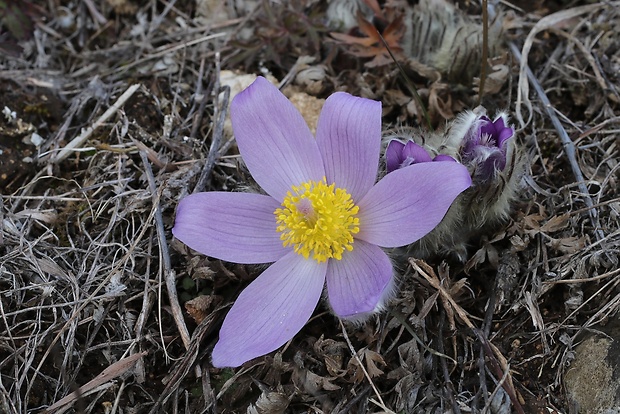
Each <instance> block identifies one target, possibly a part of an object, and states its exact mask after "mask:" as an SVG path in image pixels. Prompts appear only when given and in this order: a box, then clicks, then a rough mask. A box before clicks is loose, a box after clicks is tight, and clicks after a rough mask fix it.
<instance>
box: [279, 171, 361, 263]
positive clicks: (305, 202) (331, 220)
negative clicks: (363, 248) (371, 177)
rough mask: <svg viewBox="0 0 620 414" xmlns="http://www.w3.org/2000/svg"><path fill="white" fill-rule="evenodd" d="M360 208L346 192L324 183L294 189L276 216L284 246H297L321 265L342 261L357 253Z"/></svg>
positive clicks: (309, 182)
mask: <svg viewBox="0 0 620 414" xmlns="http://www.w3.org/2000/svg"><path fill="white" fill-rule="evenodd" d="M358 211H359V207H358V206H356V205H355V204H354V203H353V200H352V199H351V195H350V194H349V193H347V191H346V190H345V189H342V188H336V185H335V184H331V185H327V183H326V181H325V178H323V180H322V181H312V180H311V181H308V182H305V183H303V184H301V185H299V186H293V187H292V189H291V191H289V192H288V193H287V195H286V197H285V198H284V201H283V202H282V208H278V209H276V211H274V214H275V215H276V220H277V224H278V227H277V228H276V230H277V231H278V232H279V233H282V234H281V235H280V239H281V240H282V244H283V245H284V247H286V246H293V249H294V250H295V252H296V253H298V254H301V255H302V256H303V257H304V258H305V259H307V258H309V257H310V254H311V253H312V258H313V259H314V260H316V261H317V262H318V263H321V262H324V261H326V260H327V259H331V258H333V259H336V260H340V259H342V253H344V251H345V250H347V251H351V250H353V235H354V234H356V233H357V232H359V230H360V229H359V224H360V220H359V219H358V218H357V217H356V214H357V212H358Z"/></svg>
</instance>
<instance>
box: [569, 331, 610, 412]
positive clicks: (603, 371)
mask: <svg viewBox="0 0 620 414" xmlns="http://www.w3.org/2000/svg"><path fill="white" fill-rule="evenodd" d="M598 329H599V330H600V331H601V332H604V333H605V334H607V335H608V336H605V335H603V334H593V333H590V334H588V336H587V337H586V339H585V340H583V342H581V344H579V346H577V348H576V349H575V359H574V361H573V362H572V363H571V366H570V368H569V369H568V371H567V372H566V374H565V376H564V385H565V387H566V391H567V394H568V397H569V398H570V399H571V400H572V401H571V403H572V404H571V405H572V407H574V409H573V410H571V414H572V413H579V414H620V322H618V321H614V322H613V323H610V324H609V325H607V326H605V327H599V328H598ZM572 407H571V408H572Z"/></svg>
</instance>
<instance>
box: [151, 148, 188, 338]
mask: <svg viewBox="0 0 620 414" xmlns="http://www.w3.org/2000/svg"><path fill="white" fill-rule="evenodd" d="M140 158H142V163H143V164H144V171H145V172H146V176H147V179H148V182H149V189H150V190H151V196H152V198H153V205H154V207H155V225H156V228H157V238H158V240H159V253H160V256H161V260H162V262H163V265H164V269H163V270H164V275H165V279H166V290H167V291H168V299H169V300H170V308H171V311H172V317H173V318H174V321H175V323H176V324H177V329H178V330H179V334H180V335H181V340H182V341H183V345H184V346H185V349H186V350H187V349H189V348H190V336H189V331H188V330H187V326H186V325H185V321H184V320H183V312H182V311H181V305H180V304H179V297H178V296H177V287H176V278H175V272H174V270H172V265H171V264H170V253H169V251H168V242H167V241H166V234H165V233H164V220H163V218H162V214H161V206H160V205H159V194H158V191H157V186H156V184H155V176H154V175H153V169H152V168H151V164H150V163H149V160H148V158H147V156H146V152H144V151H140Z"/></svg>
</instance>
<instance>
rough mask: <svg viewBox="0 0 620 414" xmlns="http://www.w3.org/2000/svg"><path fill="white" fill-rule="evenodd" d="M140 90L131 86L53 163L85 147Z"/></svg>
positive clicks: (137, 86)
mask: <svg viewBox="0 0 620 414" xmlns="http://www.w3.org/2000/svg"><path fill="white" fill-rule="evenodd" d="M138 88H140V84H135V85H131V86H130V87H129V88H127V90H126V91H125V92H124V93H123V94H122V95H121V96H119V97H118V99H117V100H116V102H114V104H113V105H112V106H111V107H110V108H108V110H107V111H105V112H104V113H103V115H101V116H100V117H99V119H97V121H96V122H95V123H94V124H93V125H91V126H89V127H88V128H86V129H85V130H84V131H82V133H81V134H80V135H78V136H77V137H75V138H73V139H72V140H71V142H69V143H68V144H67V145H65V146H64V147H63V148H62V149H61V150H60V151H59V152H58V154H56V156H54V157H52V160H53V162H55V163H59V162H61V161H63V160H64V159H65V158H67V157H68V156H69V155H70V154H71V153H72V152H73V151H75V149H76V148H80V147H81V146H82V145H84V143H85V142H86V141H87V140H88V138H89V137H90V136H91V135H92V134H93V132H95V131H96V130H97V128H99V127H100V126H101V125H103V124H104V123H105V122H106V121H107V120H108V119H110V118H111V117H112V115H114V114H115V113H116V112H117V111H118V110H119V109H121V107H122V106H123V105H124V104H125V102H127V100H128V99H129V98H131V97H132V96H133V94H134V93H135V92H136V91H137V90H138Z"/></svg>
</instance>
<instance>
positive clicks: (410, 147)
mask: <svg viewBox="0 0 620 414" xmlns="http://www.w3.org/2000/svg"><path fill="white" fill-rule="evenodd" d="M431 161H456V160H455V159H454V158H452V157H451V156H449V155H444V154H439V155H437V156H436V157H435V158H434V159H433V158H431V156H430V155H429V154H428V152H427V151H426V150H425V149H424V148H423V147H422V146H421V145H418V144H416V143H415V142H413V141H408V142H407V143H406V144H403V143H402V142H400V141H398V140H395V139H394V140H392V141H390V142H389V144H388V146H387V148H386V149H385V164H386V169H387V172H388V173H390V172H392V171H394V170H398V169H399V168H403V167H407V166H409V165H412V164H420V163H423V162H431Z"/></svg>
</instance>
